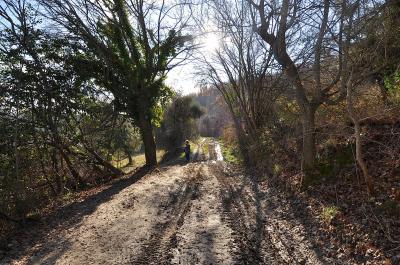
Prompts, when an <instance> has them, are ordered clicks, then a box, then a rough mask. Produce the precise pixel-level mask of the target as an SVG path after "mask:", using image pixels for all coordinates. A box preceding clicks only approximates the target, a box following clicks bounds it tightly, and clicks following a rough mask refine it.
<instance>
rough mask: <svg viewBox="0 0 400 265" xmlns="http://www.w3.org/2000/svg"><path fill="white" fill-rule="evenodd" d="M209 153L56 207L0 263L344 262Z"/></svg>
mask: <svg viewBox="0 0 400 265" xmlns="http://www.w3.org/2000/svg"><path fill="white" fill-rule="evenodd" d="M206 145H207V148H206ZM219 149H220V148H219V146H218V143H217V142H215V141H212V140H209V139H208V140H202V141H200V142H199V143H198V146H197V147H195V150H194V151H195V154H194V156H193V161H192V162H191V163H184V162H183V161H181V160H176V161H172V162H169V163H164V164H163V165H161V166H160V167H159V168H157V169H154V170H151V171H148V170H145V169H142V170H139V171H137V172H136V173H134V174H133V175H132V176H130V177H127V178H124V179H121V180H119V181H117V182H115V183H113V184H112V185H109V186H107V187H105V188H103V189H100V190H97V191H96V192H94V193H93V194H90V195H89V196H87V197H86V198H84V199H82V200H81V201H77V202H74V203H72V204H71V205H68V206H66V207H63V208H62V209H60V210H59V211H57V212H56V213H55V214H52V215H51V216H49V217H48V218H45V219H43V220H41V221H40V222H37V223H34V224H31V225H30V226H28V227H26V228H25V229H22V230H21V231H20V232H19V233H18V234H17V235H16V236H15V239H14V240H12V241H11V242H10V243H9V245H8V247H9V250H8V251H7V252H6V253H2V254H3V258H2V259H0V264H351V263H349V260H348V259H347V258H346V256H343V255H342V256H337V255H336V254H332V253H329V252H330V250H329V248H324V247H322V246H321V244H320V243H318V241H319V240H321V238H318V235H317V229H315V226H316V224H315V223H313V221H312V220H313V219H312V218H309V217H308V216H307V215H308V212H307V211H306V210H305V209H306V206H305V205H303V204H301V203H299V202H296V201H290V200H288V199H287V198H285V197H284V195H282V193H281V192H279V191H278V190H275V189H273V188H270V187H268V186H267V185H262V184H258V183H257V182H256V181H254V180H252V178H250V177H248V176H246V174H244V173H243V172H242V171H240V170H233V169H232V168H230V167H229V165H228V164H226V163H225V162H223V161H221V160H222V157H221V155H220V151H219ZM205 150H208V152H207V153H206V152H205ZM0 254H1V253H0ZM0 258H1V255H0Z"/></svg>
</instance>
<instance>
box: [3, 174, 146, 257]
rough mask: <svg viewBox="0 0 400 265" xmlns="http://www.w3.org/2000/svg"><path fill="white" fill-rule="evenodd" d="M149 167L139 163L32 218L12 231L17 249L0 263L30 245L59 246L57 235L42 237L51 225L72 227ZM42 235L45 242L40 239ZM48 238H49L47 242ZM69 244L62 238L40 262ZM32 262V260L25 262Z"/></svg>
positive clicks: (59, 253)
mask: <svg viewBox="0 0 400 265" xmlns="http://www.w3.org/2000/svg"><path fill="white" fill-rule="evenodd" d="M150 171H151V168H149V167H142V168H140V169H138V170H137V171H136V172H134V173H133V174H132V175H131V176H129V177H127V178H123V179H120V180H117V181H116V182H114V183H112V185H111V186H110V187H109V188H107V189H105V190H103V191H101V192H99V193H97V194H95V195H92V196H90V197H88V198H86V199H85V200H84V201H81V202H73V203H71V204H70V205H68V206H66V207H62V208H60V209H58V210H56V211H55V212H54V213H52V214H51V216H48V217H47V218H44V219H42V220H40V221H39V222H35V223H32V224H29V225H26V226H25V227H23V228H22V229H21V230H20V231H18V232H16V234H14V236H13V238H14V240H17V241H18V240H20V241H21V242H19V243H20V245H19V246H18V249H13V250H11V251H10V252H9V253H6V257H4V259H3V260H0V264H7V259H10V258H11V259H22V258H23V256H26V255H31V254H34V253H32V252H34V251H32V247H34V246H35V245H38V244H39V245H40V244H42V243H45V244H46V245H48V246H50V247H47V248H45V249H47V250H48V251H49V250H51V249H52V247H51V246H54V247H56V246H60V244H58V243H59V240H60V238H58V237H56V238H51V239H49V238H48V237H46V236H47V235H48V234H49V233H50V232H51V230H52V229H55V228H62V229H63V230H67V229H69V228H71V227H73V226H74V225H75V224H78V223H79V222H81V220H82V219H83V218H84V217H85V216H88V215H90V214H92V213H93V212H94V211H95V210H96V209H97V207H98V206H99V205H101V204H103V203H105V202H107V201H109V200H111V199H112V197H113V196H114V195H115V194H117V193H119V192H120V191H121V190H123V189H124V188H126V187H128V186H130V185H132V184H134V183H135V182H137V181H139V180H140V179H141V178H142V177H143V176H145V175H146V174H147V173H149V172H150ZM43 239H45V240H46V242H41V241H42V240H43ZM48 240H51V241H50V242H49V241H48ZM69 246H70V243H69V242H64V243H63V244H62V249H59V250H58V251H56V252H54V254H55V255H49V257H48V258H46V260H42V261H41V262H42V263H43V262H44V264H53V263H54V262H55V261H56V260H57V259H58V258H59V257H61V256H62V255H63V253H65V251H67V250H68V248H69ZM45 254H46V253H40V256H45ZM28 264H32V263H28Z"/></svg>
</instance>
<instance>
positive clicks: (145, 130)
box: [139, 111, 157, 166]
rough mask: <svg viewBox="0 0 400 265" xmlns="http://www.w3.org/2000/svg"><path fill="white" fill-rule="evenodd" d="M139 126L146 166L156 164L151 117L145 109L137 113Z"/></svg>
mask: <svg viewBox="0 0 400 265" xmlns="http://www.w3.org/2000/svg"><path fill="white" fill-rule="evenodd" d="M139 127H140V134H141V136H142V140H143V145H144V155H145V157H146V166H155V165H157V155H156V142H155V141H154V135H153V126H152V124H151V119H150V117H149V116H148V115H146V113H145V111H140V113H139Z"/></svg>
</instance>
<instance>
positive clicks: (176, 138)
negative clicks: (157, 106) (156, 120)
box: [157, 96, 203, 150]
mask: <svg viewBox="0 0 400 265" xmlns="http://www.w3.org/2000/svg"><path fill="white" fill-rule="evenodd" d="M201 115H203V110H202V109H201V108H200V107H199V105H198V104H197V103H196V102H195V101H194V100H193V98H192V97H189V96H185V97H176V98H175V99H173V101H172V103H171V104H170V105H169V106H168V108H167V110H166V111H165V114H164V119H163V122H162V124H161V127H160V129H159V130H158V132H157V139H158V140H159V142H160V143H161V144H162V145H163V146H164V147H165V148H166V149H168V150H175V149H176V148H178V147H180V146H182V145H183V143H184V141H185V140H186V139H194V138H196V137H197V136H198V130H197V124H196V120H197V119H198V118H200V117H201Z"/></svg>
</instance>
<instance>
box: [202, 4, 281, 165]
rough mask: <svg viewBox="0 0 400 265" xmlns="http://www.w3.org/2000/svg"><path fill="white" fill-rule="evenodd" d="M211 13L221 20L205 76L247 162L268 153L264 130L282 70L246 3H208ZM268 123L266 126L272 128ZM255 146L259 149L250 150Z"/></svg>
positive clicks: (272, 113) (270, 119)
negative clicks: (227, 112)
mask: <svg viewBox="0 0 400 265" xmlns="http://www.w3.org/2000/svg"><path fill="white" fill-rule="evenodd" d="M210 7H211V8H212V12H211V13H212V19H213V20H214V23H215V24H216V25H218V26H219V32H218V33H219V34H220V36H221V39H222V41H221V43H220V47H219V48H218V49H217V50H216V51H215V54H214V55H212V56H211V58H206V57H205V59H204V64H205V66H204V68H205V70H204V72H203V75H204V78H205V79H206V80H208V82H209V83H210V84H211V85H212V86H214V87H215V88H217V89H218V90H219V91H220V93H221V95H222V96H223V98H224V100H225V102H226V104H227V105H228V108H229V110H230V112H231V114H232V118H233V121H234V125H235V128H236V132H237V135H238V138H239V142H240V146H241V149H242V151H243V152H244V156H245V158H246V160H247V162H249V163H250V164H253V163H254V161H255V160H256V158H255V157H254V155H255V154H260V152H261V151H260V150H261V146H263V148H262V149H263V154H264V155H265V156H269V154H268V151H267V150H266V149H267V148H266V146H264V145H261V142H264V141H265V139H262V137H263V136H262V135H263V134H264V133H265V132H266V131H267V130H268V129H267V127H268V126H271V127H273V125H272V124H273V120H274V119H275V118H276V116H275V110H274V102H275V100H276V98H277V96H278V95H279V91H278V90H279V88H280V87H279V86H278V84H279V82H280V76H279V73H277V72H278V71H277V70H278V69H277V68H276V66H277V65H276V64H275V63H274V61H273V54H272V51H271V50H270V49H268V48H267V47H266V45H265V43H263V42H261V41H260V40H259V38H258V36H257V34H256V33H255V32H254V31H253V29H252V20H251V13H250V9H249V7H248V6H247V5H244V4H243V3H242V2H241V1H230V0H226V1H215V2H213V3H211V4H210ZM271 127H270V128H271ZM254 147H258V148H259V149H257V151H256V150H251V149H253V148H254Z"/></svg>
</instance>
